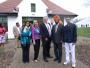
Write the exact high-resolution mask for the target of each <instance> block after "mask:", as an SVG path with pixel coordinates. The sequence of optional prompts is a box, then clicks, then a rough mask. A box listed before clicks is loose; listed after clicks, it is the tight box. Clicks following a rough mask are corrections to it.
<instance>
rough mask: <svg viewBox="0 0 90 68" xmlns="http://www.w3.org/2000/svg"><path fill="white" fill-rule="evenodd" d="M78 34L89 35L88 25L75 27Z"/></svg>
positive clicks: (89, 28)
mask: <svg viewBox="0 0 90 68" xmlns="http://www.w3.org/2000/svg"><path fill="white" fill-rule="evenodd" d="M77 34H78V36H83V37H90V27H87V28H85V27H81V28H78V29H77Z"/></svg>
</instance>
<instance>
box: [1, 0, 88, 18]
mask: <svg viewBox="0 0 90 68" xmlns="http://www.w3.org/2000/svg"><path fill="white" fill-rule="evenodd" d="M4 1H6V0H0V3H1V2H4ZM50 1H52V2H53V3H55V4H57V5H59V6H61V7H62V8H64V9H66V10H68V11H71V12H73V13H76V14H78V15H79V17H80V18H83V17H90V5H86V4H87V3H88V2H89V4H90V0H50Z"/></svg>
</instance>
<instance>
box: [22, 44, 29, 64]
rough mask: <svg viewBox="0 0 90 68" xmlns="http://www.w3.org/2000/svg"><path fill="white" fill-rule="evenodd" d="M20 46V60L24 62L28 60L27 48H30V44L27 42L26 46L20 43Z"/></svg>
mask: <svg viewBox="0 0 90 68" xmlns="http://www.w3.org/2000/svg"><path fill="white" fill-rule="evenodd" d="M21 46H22V61H23V62H24V63H25V62H29V48H30V44H27V45H26V46H24V45H23V44H21Z"/></svg>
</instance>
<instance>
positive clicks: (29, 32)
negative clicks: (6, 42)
mask: <svg viewBox="0 0 90 68" xmlns="http://www.w3.org/2000/svg"><path fill="white" fill-rule="evenodd" d="M53 20H54V22H55V24H52V23H48V17H44V18H43V23H39V22H38V21H35V22H34V23H33V24H30V22H26V23H25V24H24V25H22V27H21V28H20V27H19V25H18V23H16V25H17V28H16V27H14V29H13V33H14V35H15V38H16V39H17V40H19V41H20V43H19V45H21V47H22V61H23V62H24V63H28V62H29V49H30V45H31V40H32V41H33V46H34V60H33V61H34V62H38V55H39V50H40V42H42V47H43V60H44V61H45V62H48V59H49V58H53V56H51V55H50V48H51V42H53V44H54V54H55V58H54V61H57V62H58V63H61V61H62V45H64V46H65V53H66V61H65V62H64V65H66V64H68V63H70V55H71V56H72V58H71V60H72V67H76V59H75V43H76V41H77V28H76V25H75V24H73V23H71V22H70V18H66V21H67V25H65V26H64V25H63V23H62V21H61V18H60V16H58V15H55V16H54V17H53ZM17 31H18V32H17ZM40 40H41V41H40ZM70 53H71V54H70Z"/></svg>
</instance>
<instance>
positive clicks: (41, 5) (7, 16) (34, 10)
mask: <svg viewBox="0 0 90 68" xmlns="http://www.w3.org/2000/svg"><path fill="white" fill-rule="evenodd" d="M56 14H58V15H60V17H61V18H62V21H64V18H65V17H71V18H73V17H75V16H77V15H76V14H74V13H72V12H69V11H67V10H65V9H63V8H61V7H60V6H58V5H56V4H54V3H52V2H51V1H49V0H38V1H37V0H6V1H5V2H3V3H0V23H3V24H4V25H5V26H6V28H7V29H8V38H14V36H13V32H12V28H13V26H14V25H15V24H16V22H19V23H20V25H22V22H24V21H25V20H28V21H33V20H39V21H40V22H42V18H43V17H44V16H49V18H52V16H53V15H56Z"/></svg>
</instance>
